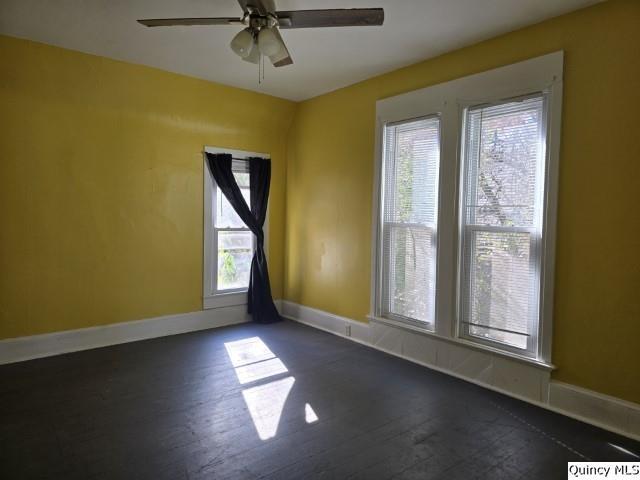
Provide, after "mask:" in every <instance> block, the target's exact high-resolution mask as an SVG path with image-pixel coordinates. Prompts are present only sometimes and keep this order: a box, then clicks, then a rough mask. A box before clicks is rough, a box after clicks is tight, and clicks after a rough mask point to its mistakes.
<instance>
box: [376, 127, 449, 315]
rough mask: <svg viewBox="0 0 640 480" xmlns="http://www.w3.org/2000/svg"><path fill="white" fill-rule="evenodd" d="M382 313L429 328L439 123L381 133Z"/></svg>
mask: <svg viewBox="0 0 640 480" xmlns="http://www.w3.org/2000/svg"><path fill="white" fill-rule="evenodd" d="M384 132H385V133H384V135H385V145H384V187H383V198H384V207H383V222H382V265H383V275H382V276H383V280H382V313H383V315H384V316H387V317H389V318H398V319H401V320H405V321H409V322H418V323H422V324H431V325H433V321H434V308H435V307H434V299H435V262H436V258H435V249H436V220H437V197H438V165H439V162H440V120H439V118H438V117H430V118H422V119H417V120H409V121H403V122H397V123H390V124H387V125H386V126H385V128H384Z"/></svg>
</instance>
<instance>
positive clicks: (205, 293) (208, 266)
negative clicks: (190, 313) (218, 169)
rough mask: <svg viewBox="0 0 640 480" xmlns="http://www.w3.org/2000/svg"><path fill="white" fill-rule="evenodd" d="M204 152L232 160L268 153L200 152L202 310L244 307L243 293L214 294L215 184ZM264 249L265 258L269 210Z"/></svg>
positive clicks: (244, 298)
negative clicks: (202, 216) (201, 168)
mask: <svg viewBox="0 0 640 480" xmlns="http://www.w3.org/2000/svg"><path fill="white" fill-rule="evenodd" d="M207 153H229V154H231V155H232V156H233V158H235V159H248V158H250V157H260V158H266V159H270V158H271V156H270V155H269V154H268V153H258V152H245V151H242V150H232V149H229V148H221V147H208V146H205V147H204V152H203V157H204V158H203V179H204V180H203V185H204V195H203V197H204V209H203V213H204V223H203V226H204V229H203V266H202V272H203V274H202V308H203V309H205V310H206V309H209V308H220V307H229V306H232V305H246V304H247V291H246V289H245V290H233V291H230V292H224V293H217V292H216V291H215V290H214V287H213V285H214V278H213V271H214V267H215V264H214V262H216V261H217V251H215V248H214V228H213V226H214V223H213V215H214V207H213V203H214V199H215V188H216V186H215V183H214V181H213V178H211V173H210V172H209V166H208V164H207V155H206V154H207ZM263 229H264V238H265V240H264V250H265V256H267V257H268V253H267V252H268V250H269V248H268V242H269V240H268V239H269V210H268V209H267V220H266V221H265V224H264V227H263Z"/></svg>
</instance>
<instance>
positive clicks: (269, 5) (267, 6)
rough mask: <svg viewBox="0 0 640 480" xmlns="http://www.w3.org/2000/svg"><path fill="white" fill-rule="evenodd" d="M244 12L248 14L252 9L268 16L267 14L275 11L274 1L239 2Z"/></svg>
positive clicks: (240, 0)
mask: <svg viewBox="0 0 640 480" xmlns="http://www.w3.org/2000/svg"><path fill="white" fill-rule="evenodd" d="M238 3H239V4H240V7H242V11H243V12H245V13H246V12H247V11H248V10H249V8H250V7H251V8H252V9H253V10H255V11H257V12H258V13H259V14H260V15H266V14H267V13H270V12H273V11H274V10H275V4H274V3H273V0H238Z"/></svg>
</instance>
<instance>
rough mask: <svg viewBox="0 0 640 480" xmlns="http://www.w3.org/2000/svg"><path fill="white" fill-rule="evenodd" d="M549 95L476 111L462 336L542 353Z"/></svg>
mask: <svg viewBox="0 0 640 480" xmlns="http://www.w3.org/2000/svg"><path fill="white" fill-rule="evenodd" d="M543 119H544V97H543V96H537V97H535V98H528V99H524V100H522V101H513V102H507V103H504V104H500V105H492V106H488V107H479V108H473V109H470V110H468V111H467V114H466V119H465V132H464V139H465V144H464V149H463V150H464V155H465V158H464V179H465V181H464V189H465V191H464V192H463V198H464V199H465V201H464V204H463V205H462V219H463V222H465V224H466V225H463V230H462V238H463V252H464V265H463V272H464V277H463V278H462V286H463V292H462V293H463V302H464V304H463V309H462V310H463V318H462V321H463V322H464V324H463V328H462V331H463V332H465V334H467V335H468V336H469V337H470V338H476V337H477V338H482V339H485V340H490V341H493V342H498V343H501V344H505V345H509V346H510V347H514V348H517V349H522V350H529V354H531V355H533V354H535V353H536V352H535V351H533V350H534V349H535V343H534V342H533V341H530V340H534V339H535V338H534V337H535V335H537V330H538V306H537V305H538V301H537V300H538V297H537V295H538V293H537V285H538V284H539V278H538V275H537V271H538V267H539V263H540V258H539V256H536V255H535V254H534V250H533V249H532V245H535V244H536V242H537V241H538V239H539V235H540V230H541V219H540V215H539V212H540V210H541V207H540V205H539V202H540V199H541V198H542V195H541V188H542V185H541V183H540V182H541V179H542V174H541V173H542V169H543V160H544V140H543V139H544V128H545V125H544V120H543Z"/></svg>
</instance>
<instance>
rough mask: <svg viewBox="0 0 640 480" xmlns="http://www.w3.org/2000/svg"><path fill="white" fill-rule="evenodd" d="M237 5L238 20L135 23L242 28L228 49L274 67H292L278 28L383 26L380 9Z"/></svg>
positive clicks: (261, 0) (256, 1)
mask: <svg viewBox="0 0 640 480" xmlns="http://www.w3.org/2000/svg"><path fill="white" fill-rule="evenodd" d="M238 3H239V4H240V7H242V11H243V12H244V13H243V15H242V17H240V18H235V17H218V18H154V19H146V20H138V22H139V23H141V24H142V25H146V26H147V27H169V26H192V25H244V26H245V28H244V29H243V30H242V31H241V32H240V33H238V34H237V35H236V36H235V37H233V40H231V45H230V46H231V49H232V50H233V51H234V52H235V53H236V54H237V55H238V56H239V57H241V58H242V59H243V60H245V61H247V62H251V63H259V62H260V56H261V55H264V56H265V57H269V60H271V63H273V65H274V66H275V67H283V66H285V65H291V64H292V63H293V60H292V59H291V55H290V54H289V50H288V49H287V47H286V45H285V44H284V40H283V39H282V36H281V35H280V31H279V30H280V29H281V28H318V27H366V26H370V25H382V23H383V22H384V10H383V9H382V8H350V9H344V8H335V9H326V10H285V11H277V10H276V6H275V2H274V0H238Z"/></svg>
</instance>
